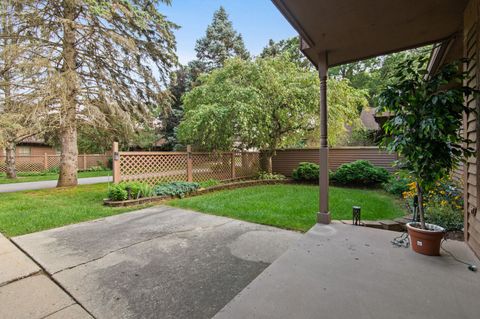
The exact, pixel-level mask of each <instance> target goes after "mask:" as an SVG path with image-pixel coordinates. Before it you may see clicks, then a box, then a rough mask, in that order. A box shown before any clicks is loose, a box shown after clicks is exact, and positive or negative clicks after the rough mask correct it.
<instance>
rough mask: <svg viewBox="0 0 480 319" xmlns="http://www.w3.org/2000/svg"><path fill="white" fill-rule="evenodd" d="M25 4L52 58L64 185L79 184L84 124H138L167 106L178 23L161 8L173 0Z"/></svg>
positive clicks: (52, 86)
mask: <svg viewBox="0 0 480 319" xmlns="http://www.w3.org/2000/svg"><path fill="white" fill-rule="evenodd" d="M17 1H22V2H25V5H24V11H25V12H28V13H29V15H28V16H26V18H28V19H29V20H28V21H27V23H29V25H31V26H35V27H36V28H37V30H38V32H37V33H33V35H36V34H38V36H37V37H38V38H39V39H38V40H39V41H40V42H41V43H42V44H43V45H44V46H45V47H46V48H49V49H50V52H53V54H49V55H45V56H44V57H45V59H47V60H48V64H47V65H46V66H45V68H46V69H47V70H48V82H49V83H50V87H49V88H47V90H48V92H47V93H48V94H49V95H50V96H51V97H52V98H51V101H50V103H51V105H52V112H54V114H56V115H57V118H58V121H59V123H60V125H59V129H58V135H59V141H60V145H61V159H60V177H59V180H58V186H72V185H76V184H77V155H78V146H77V126H78V124H79V122H80V121H82V120H87V122H88V123H89V124H90V125H92V126H104V125H108V124H109V122H108V121H109V119H110V118H112V117H115V118H123V119H124V121H123V123H126V124H127V125H135V124H134V123H135V122H136V121H140V122H142V120H143V119H144V118H145V115H150V114H151V111H152V108H153V107H154V106H157V105H162V104H164V103H165V100H166V99H167V96H166V95H165V92H163V89H162V87H163V85H164V84H165V82H166V81H165V80H166V79H168V76H169V73H170V69H171V68H172V67H174V66H175V65H176V63H177V57H176V55H175V37H174V35H173V29H174V28H176V25H175V24H173V23H172V22H170V21H169V20H168V19H167V18H166V17H165V16H164V15H162V14H161V13H160V12H158V10H157V6H158V4H159V3H166V4H170V2H171V1H170V0H153V1H151V0H111V1H104V0H88V1H87V0H61V1H58V0H40V1H33V0H31V1H30V2H27V1H26V0H17Z"/></svg>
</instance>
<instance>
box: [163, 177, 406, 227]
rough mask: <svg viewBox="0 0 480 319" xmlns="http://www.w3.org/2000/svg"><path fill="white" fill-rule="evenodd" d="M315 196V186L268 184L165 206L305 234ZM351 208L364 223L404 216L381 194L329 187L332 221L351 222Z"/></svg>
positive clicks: (312, 215) (393, 199)
mask: <svg viewBox="0 0 480 319" xmlns="http://www.w3.org/2000/svg"><path fill="white" fill-rule="evenodd" d="M318 193H319V191H318V186H305V185H267V186H256V187H249V188H239V189H234V190H227V191H221V192H216V193H212V194H207V195H203V196H198V197H191V198H185V199H178V200H173V201H170V202H169V203H168V205H171V206H175V207H181V208H189V209H192V210H196V211H199V212H204V213H209V214H213V215H219V216H226V217H231V218H235V219H240V220H245V221H249V222H254V223H259V224H265V225H271V226H276V227H281V228H286V229H293V230H299V231H307V230H308V229H310V228H311V227H312V226H313V225H314V224H315V218H316V212H317V211H318V196H319V195H318ZM354 205H357V206H361V207H362V219H363V220H380V219H392V218H396V217H400V216H403V215H405V211H404V209H403V208H402V206H401V204H400V202H399V200H397V198H396V197H393V196H391V195H389V194H387V193H385V192H383V191H380V190H364V189H352V188H338V187H331V188H330V211H331V214H332V218H333V219H338V220H343V219H351V218H352V206H354Z"/></svg>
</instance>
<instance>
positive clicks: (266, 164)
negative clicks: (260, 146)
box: [260, 151, 273, 174]
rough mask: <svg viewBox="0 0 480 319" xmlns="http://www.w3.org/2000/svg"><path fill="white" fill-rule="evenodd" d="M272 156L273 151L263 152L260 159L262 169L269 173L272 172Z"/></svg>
mask: <svg viewBox="0 0 480 319" xmlns="http://www.w3.org/2000/svg"><path fill="white" fill-rule="evenodd" d="M272 157H273V153H272V152H270V151H264V152H262V158H261V161H260V169H261V170H262V171H264V172H267V173H270V174H271V173H272V170H273V169H272Z"/></svg>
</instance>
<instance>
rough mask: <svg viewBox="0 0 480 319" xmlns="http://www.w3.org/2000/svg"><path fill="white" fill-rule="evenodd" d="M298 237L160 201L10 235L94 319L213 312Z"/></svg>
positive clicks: (195, 315)
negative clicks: (157, 204) (98, 217)
mask: <svg viewBox="0 0 480 319" xmlns="http://www.w3.org/2000/svg"><path fill="white" fill-rule="evenodd" d="M301 236H302V235H301V234H299V233H296V232H291V231H286V230H280V229H277V228H272V227H267V226H262V225H257V224H251V223H246V222H241V221H237V220H232V219H229V218H223V217H218V216H211V215H205V214H200V213H196V212H192V211H187V210H182V209H176V208H171V207H165V206H160V207H153V208H148V209H144V210H141V211H138V212H133V213H126V214H122V215H117V216H112V217H108V218H105V219H102V220H98V221H93V222H87V223H81V224H76V225H71V226H67V227H63V228H58V229H53V230H49V231H45V232H41V233H36V234H31V235H25V236H20V237H16V238H13V240H14V241H15V243H17V244H18V245H19V246H20V247H22V249H24V250H25V251H27V252H28V254H29V255H30V256H32V257H33V258H34V259H35V260H36V261H37V262H38V263H39V264H41V265H42V267H43V268H44V269H46V271H47V272H48V273H49V274H51V275H52V277H53V278H54V279H55V280H56V281H57V282H58V283H59V284H61V285H62V287H64V288H65V289H66V290H67V291H69V292H70V293H71V294H72V296H74V298H75V299H76V300H78V301H79V302H80V304H81V305H83V306H84V307H85V308H86V309H88V310H89V312H90V313H92V314H93V316H94V317H96V318H162V319H168V318H193V319H195V318H211V317H212V316H214V315H215V314H216V313H217V312H218V311H219V310H220V309H222V308H223V307H224V306H225V305H226V304H227V303H228V302H229V301H230V300H231V299H232V298H233V297H234V296H235V295H237V294H238V293H239V292H240V291H242V290H243V289H244V288H245V287H246V286H247V285H248V284H249V283H250V282H251V281H252V280H253V279H255V277H257V276H258V275H259V274H260V273H261V272H262V271H263V270H265V269H266V268H267V267H268V266H269V265H270V264H271V263H272V262H273V261H274V260H275V259H277V258H278V257H279V256H280V255H281V254H282V253H283V252H284V251H286V250H287V249H288V247H289V246H291V245H292V244H293V243H294V242H296V241H297V240H298V239H299V238H301ZM0 317H1V316H0Z"/></svg>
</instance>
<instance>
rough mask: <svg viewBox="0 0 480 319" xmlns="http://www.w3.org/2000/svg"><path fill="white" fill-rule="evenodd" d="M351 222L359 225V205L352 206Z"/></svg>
mask: <svg viewBox="0 0 480 319" xmlns="http://www.w3.org/2000/svg"><path fill="white" fill-rule="evenodd" d="M352 208H353V212H352V213H353V224H354V225H356V226H360V218H361V207H360V206H353V207H352Z"/></svg>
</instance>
